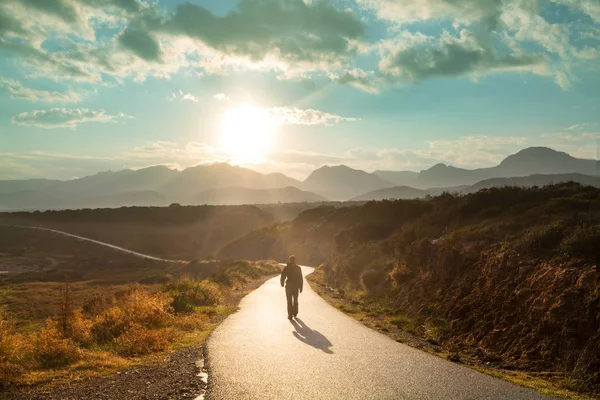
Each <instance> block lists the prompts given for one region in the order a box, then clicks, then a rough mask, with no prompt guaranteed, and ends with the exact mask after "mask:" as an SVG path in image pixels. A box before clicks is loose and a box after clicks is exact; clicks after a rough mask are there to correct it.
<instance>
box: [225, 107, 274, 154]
mask: <svg viewBox="0 0 600 400" xmlns="http://www.w3.org/2000/svg"><path fill="white" fill-rule="evenodd" d="M275 127H276V124H275V121H274V120H273V118H272V117H271V116H270V115H269V113H268V111H267V110H265V109H260V108H257V107H254V106H251V105H243V106H240V107H235V108H230V109H229V110H227V111H226V112H225V113H224V114H223V116H222V119H221V124H220V129H219V147H220V148H221V149H222V150H223V151H224V152H225V153H226V154H227V155H228V156H230V157H231V159H232V161H233V162H236V163H252V162H257V161H259V160H261V159H262V158H263V157H264V156H265V154H266V153H267V151H269V150H270V148H271V146H272V144H273V136H274V133H275Z"/></svg>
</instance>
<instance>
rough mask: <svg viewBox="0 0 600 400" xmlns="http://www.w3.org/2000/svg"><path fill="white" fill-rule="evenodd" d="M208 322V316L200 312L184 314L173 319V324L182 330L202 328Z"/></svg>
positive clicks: (204, 327) (205, 326)
mask: <svg viewBox="0 0 600 400" xmlns="http://www.w3.org/2000/svg"><path fill="white" fill-rule="evenodd" d="M209 324H210V318H209V317H208V315H206V314H204V313H201V312H195V313H192V314H184V315H181V316H179V317H178V318H177V319H176V320H175V326H176V327H178V328H179V329H181V330H184V331H195V330H197V329H199V330H204V329H206V328H207V327H208V325H209Z"/></svg>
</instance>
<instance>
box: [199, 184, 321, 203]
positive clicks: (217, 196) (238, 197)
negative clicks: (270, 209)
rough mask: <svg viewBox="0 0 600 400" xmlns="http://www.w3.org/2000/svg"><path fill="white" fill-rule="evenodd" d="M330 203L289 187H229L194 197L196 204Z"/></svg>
mask: <svg viewBox="0 0 600 400" xmlns="http://www.w3.org/2000/svg"><path fill="white" fill-rule="evenodd" d="M323 201H328V200H327V199H326V198H325V197H323V196H319V195H318V194H316V193H312V192H306V191H303V190H300V189H297V188H295V187H292V186H289V187H286V188H282V189H248V188H243V187H227V188H219V189H213V190H208V191H204V192H201V193H199V194H197V195H196V196H194V197H193V203H194V204H214V205H217V204H220V205H235V204H275V203H316V202H323Z"/></svg>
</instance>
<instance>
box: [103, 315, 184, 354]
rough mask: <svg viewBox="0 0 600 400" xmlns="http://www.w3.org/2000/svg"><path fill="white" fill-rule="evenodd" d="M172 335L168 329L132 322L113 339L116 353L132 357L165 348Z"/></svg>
mask: <svg viewBox="0 0 600 400" xmlns="http://www.w3.org/2000/svg"><path fill="white" fill-rule="evenodd" d="M172 337H173V333H172V331H170V330H166V329H162V330H152V329H147V328H145V327H144V326H142V325H140V324H137V323H133V324H131V325H130V326H129V327H128V329H127V330H126V331H125V332H124V333H123V334H122V335H121V336H119V337H118V338H116V339H114V346H115V351H116V352H117V354H119V355H122V356H126V357H132V356H142V355H145V354H150V353H153V352H157V351H163V350H166V349H167V348H168V347H169V342H170V341H171V339H172Z"/></svg>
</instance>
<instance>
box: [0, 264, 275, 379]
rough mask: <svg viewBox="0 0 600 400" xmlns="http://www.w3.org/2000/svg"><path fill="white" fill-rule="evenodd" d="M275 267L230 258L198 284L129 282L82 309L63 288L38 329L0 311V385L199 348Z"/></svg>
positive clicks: (97, 370) (83, 373)
mask: <svg viewBox="0 0 600 400" xmlns="http://www.w3.org/2000/svg"><path fill="white" fill-rule="evenodd" d="M230 268H231V271H230V270H229V269H230ZM279 270H280V268H279V265H277V264H276V263H274V262H259V263H250V262H242V263H240V262H231V263H228V264H224V265H223V266H222V268H221V271H220V272H219V274H217V276H215V277H211V278H207V279H204V280H202V281H194V280H191V279H189V278H182V279H180V280H175V281H173V282H170V283H168V284H165V285H164V286H162V287H161V288H160V290H155V291H152V290H149V289H148V288H145V287H143V286H140V285H134V286H130V287H129V288H128V289H126V290H123V291H120V292H117V293H114V294H110V295H104V296H102V297H101V298H97V299H91V300H90V301H88V303H87V304H88V307H87V311H84V307H82V306H81V305H78V306H77V305H76V303H75V302H74V300H73V297H72V295H71V294H72V290H71V289H70V285H64V287H63V290H62V291H61V296H62V297H61V298H60V299H59V300H60V301H59V303H60V305H59V306H58V309H59V313H58V314H56V315H54V316H53V317H51V318H48V319H47V320H46V321H45V322H44V323H43V325H42V326H41V328H39V329H35V328H34V327H33V326H31V325H27V326H28V328H27V329H24V326H25V325H23V326H22V327H21V329H17V326H16V321H14V320H11V319H10V318H9V317H8V316H7V314H6V313H2V314H0V382H1V384H0V386H2V385H4V386H6V385H15V386H22V385H33V384H40V383H45V384H48V383H52V384H60V383H62V382H67V381H68V382H71V381H73V380H79V379H85V378H89V377H91V376H98V375H99V376H104V375H107V374H110V373H113V372H114V371H116V370H119V369H122V368H126V367H131V366H134V365H140V364H148V363H154V362H156V361H157V360H158V359H157V355H159V354H161V353H164V352H166V351H172V350H176V349H179V348H182V347H186V346H192V345H199V344H201V343H202V342H203V341H204V339H205V338H206V337H207V336H208V334H209V333H210V332H211V331H212V330H213V329H214V328H215V327H216V326H217V325H218V324H219V323H220V322H221V321H222V320H223V319H224V318H226V317H227V316H228V315H230V314H231V313H233V312H235V311H236V310H237V304H238V302H239V301H240V300H241V298H242V297H243V295H244V294H245V293H247V291H249V290H251V289H253V288H255V287H256V286H257V285H258V284H259V283H261V282H262V281H263V280H264V279H265V278H266V277H268V276H271V275H273V274H275V273H278V272H279ZM222 276H227V277H228V280H226V281H224V280H222ZM216 281H218V282H220V283H217V282H216ZM90 304H91V305H92V306H90Z"/></svg>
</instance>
